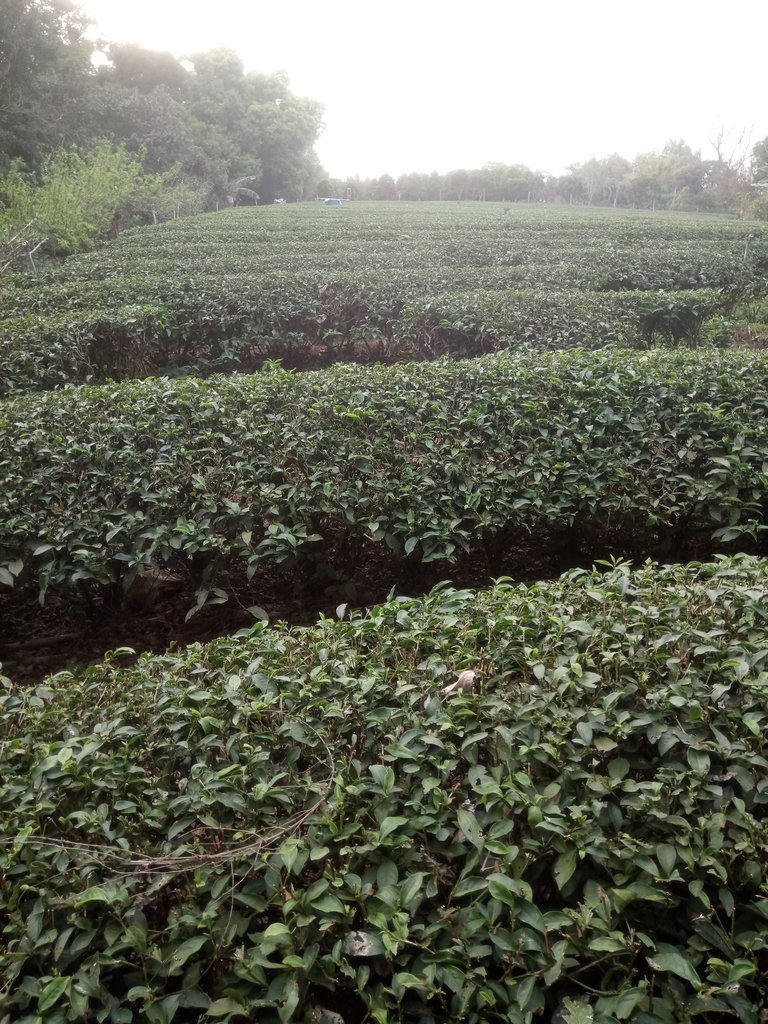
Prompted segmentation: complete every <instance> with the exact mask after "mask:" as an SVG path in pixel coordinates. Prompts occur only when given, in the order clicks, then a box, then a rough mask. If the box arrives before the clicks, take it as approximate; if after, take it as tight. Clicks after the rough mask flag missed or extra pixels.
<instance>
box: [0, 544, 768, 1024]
mask: <svg viewBox="0 0 768 1024" xmlns="http://www.w3.org/2000/svg"><path fill="white" fill-rule="evenodd" d="M767 652H768V563H766V562H765V561H756V560H752V559H748V558H741V559H739V560H730V561H729V560H722V561H718V562H717V563H715V564H711V565H703V564H694V565H691V566H689V567H685V568H682V567H678V568H671V567H667V568H664V569H661V570H659V569H658V567H656V566H653V565H648V566H646V567H645V568H643V569H641V570H639V571H637V572H633V571H630V569H629V567H628V566H627V565H618V566H614V567H613V568H609V569H608V570H607V571H605V572H592V573H587V572H583V571H576V572H572V573H570V574H568V575H567V576H565V577H564V578H563V579H561V580H560V581H559V582H556V583H550V584H538V585H536V586H533V587H527V588H526V587H513V586H511V585H509V584H507V583H504V582H501V583H500V584H499V585H497V586H496V587H495V588H493V589H491V590H490V591H487V592H483V593H480V594H472V593H469V592H462V591H459V592H457V591H454V590H451V589H449V588H446V587H442V588H440V589H437V590H436V591H434V592H433V593H432V594H431V595H430V596H429V597H427V598H426V599H424V600H423V601H409V600H402V601H396V602H393V603H391V604H387V605H384V606H381V607H375V608H372V609H371V610H370V612H369V613H368V614H367V615H366V616H364V617H359V618H354V619H353V620H352V621H343V622H331V621H322V622H320V623H319V624H318V625H317V626H316V627H313V628H311V629H306V630H287V629H275V630H269V629H265V628H262V627H257V628H256V629H255V630H253V631H252V632H250V633H249V634H246V635H243V636H241V637H239V638H233V639H226V640H220V641H217V642H215V643H213V644H210V645H208V646H207V647H200V646H193V647H191V648H188V649H187V650H186V651H184V652H172V653H170V654H168V655H167V656H165V657H161V658H145V659H143V660H142V661H141V663H140V664H139V666H138V667H136V668H134V669H130V670H120V669H118V668H115V667H110V666H109V665H107V666H97V667H94V668H91V669H89V670H87V671H86V672H85V673H84V674H82V675H81V676H79V677H74V676H72V675H69V674H67V673H62V674H60V675H59V676H56V677H53V678H51V679H49V680H48V682H47V683H46V684H44V685H42V686H39V687H37V688H35V689H34V690H27V691H25V690H23V689H20V688H16V687H14V686H12V685H11V684H10V683H9V682H8V681H5V686H4V689H0V693H2V696H0V709H1V710H2V715H3V721H4V734H3V740H2V743H1V744H0V811H1V812H2V813H0V835H1V836H2V842H1V843H0V912H2V915H3V917H4V919H5V923H4V925H3V932H2V934H3V944H2V946H0V986H1V987H2V990H3V992H4V1004H3V1005H4V1009H6V1010H7V1011H9V1012H10V1013H11V1014H12V1017H13V1020H14V1021H15V1022H17V1024H33V1022H37V1021H40V1022H43V1024H61V1022H64V1021H74V1020H82V1019H84V1018H86V1017H88V1016H89V1015H93V1016H94V1017H95V1019H97V1020H110V1021H115V1022H122V1024H129V1022H131V1021H137V1022H138V1021H144V1020H146V1021H150V1022H153V1024H170V1022H173V1021H175V1022H181V1021H200V1020H205V1019H209V1018H214V1019H221V1020H227V1021H229V1020H231V1021H237V1020H239V1019H243V1018H250V1019H253V1018H258V1020H259V1021H262V1022H264V1024H277V1022H289V1021H298V1020H304V1021H313V1022H318V1021H325V1022H336V1024H338V1022H339V1021H344V1022H345V1024H355V1022H359V1021H362V1020H363V1018H364V1017H365V1014H366V1013H367V1014H368V1017H367V1018H366V1019H370V1020H375V1021H379V1022H380V1024H387V1022H394V1021H402V1022H413V1024H417V1022H418V1024H430V1022H433V1024H438V1022H446V1021H456V1022H459V1021H466V1022H470V1024H487V1022H491V1021H499V1022H501V1021H505V1022H509V1024H528V1022H530V1021H531V1020H533V1019H535V1018H534V1017H533V1015H534V1014H536V1015H537V1016H541V1018H542V1019H545V1020H557V1021H562V1022H564V1024H577V1022H594V1024H614V1022H616V1021H625V1020H631V1021H636V1022H638V1024H677V1022H679V1021H681V1020H688V1019H691V1018H693V1017H695V1015H697V1014H698V1015H706V1016H704V1017H703V1018H702V1019H706V1020H712V1021H715V1020H720V1019H723V1020H725V1019H730V1018H736V1019H738V1020H740V1021H744V1022H746V1024H759V1021H760V1020H761V1019H762V1014H763V1013H764V1011H765V1009H767V1008H768V983H767V982H766V978H767V977H768V899H767V898H766V890H765V858H766V830H765V816H766V807H768V772H767V769H768V761H766V759H765V755H764V749H763V748H764V735H765V729H766V727H767V726H768V674H767V673H766V654H767ZM466 669H475V670H477V671H478V672H479V673H480V680H479V684H478V685H477V687H476V688H475V689H474V690H472V691H460V692H458V693H455V694H451V695H446V694H443V693H441V690H442V688H443V687H444V685H445V684H446V683H450V682H452V681H453V679H454V678H455V677H456V674H457V673H458V672H460V671H462V670H466ZM542 1015H543V1016H542Z"/></svg>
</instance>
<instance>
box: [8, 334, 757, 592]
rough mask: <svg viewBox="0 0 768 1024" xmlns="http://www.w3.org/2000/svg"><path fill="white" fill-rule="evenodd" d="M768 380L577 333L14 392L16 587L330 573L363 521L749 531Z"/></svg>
mask: <svg viewBox="0 0 768 1024" xmlns="http://www.w3.org/2000/svg"><path fill="white" fill-rule="evenodd" d="M137 324H139V321H138V320H137ZM766 394H768V359H767V358H766V357H765V356H764V355H760V354H759V353H742V352H739V353H737V352H729V353H723V352H716V351H712V352H707V353H704V352H698V353H687V352H667V351H663V350H658V351H656V352H653V353H648V354H639V353H630V352H619V351H617V352H602V353H589V352H582V351H578V350H574V351H571V352H567V353H550V354H547V353H540V354H536V353H529V354H524V355H517V356H509V355H497V356H489V357H485V358H483V359H479V360H474V361H466V362H448V361H443V362H440V363H435V364H409V365H406V366H401V367H375V368H363V367H357V366H338V367H334V368H333V369H331V370H325V371H320V372H317V373H308V374H292V373H288V372H285V371H279V370H274V369H273V370H272V372H269V373H266V372H265V373H262V374H260V375H256V376H251V377H248V376H234V377H229V378H224V377H215V378H212V379H210V380H207V381H202V380H198V379H194V378H189V379H185V380H177V381H170V380H161V381H160V380H154V381H153V380H150V381H137V382H128V383H124V384H121V385H117V384H115V385H111V386H104V387H100V388H95V387H84V388H79V389H78V388H69V389H66V390H64V391H62V392H50V393H47V394H43V395H39V396H23V397H20V398H17V399H10V400H8V401H6V402H4V403H2V405H0V493H2V501H3V516H2V520H1V521H0V584H3V585H13V584H14V583H15V582H16V581H21V582H24V581H27V582H32V581H37V582H38V584H39V586H40V590H41V594H44V593H45V590H46V589H47V587H48V586H50V585H66V584H74V583H78V584H79V585H80V586H81V587H82V586H83V585H84V584H85V583H89V584H93V585H96V584H99V585H101V586H103V587H106V588H116V593H118V594H119V593H120V588H121V587H122V589H123V590H125V589H128V588H129V587H130V586H131V585H132V583H133V581H134V580H135V578H136V576H137V575H138V574H140V573H142V572H144V571H146V570H148V569H150V568H152V567H155V568H162V567H170V568H174V567H175V568H178V569H180V570H183V571H185V572H188V573H190V574H191V576H192V578H194V579H195V580H196V581H197V583H198V585H199V588H200V589H199V591H198V595H199V596H198V599H199V601H200V603H201V604H202V603H205V602H206V601H208V600H217V601H218V600H224V599H226V592H225V591H226V587H225V585H224V584H223V583H220V582H218V583H217V582H216V579H217V576H219V575H220V574H221V573H222V572H223V571H224V570H225V569H226V568H227V566H237V565H239V566H241V567H242V568H245V567H246V566H247V569H248V573H249V575H253V574H254V573H255V572H256V571H257V569H258V567H259V566H260V565H261V564H262V563H264V562H281V563H284V564H285V565H286V567H288V568H295V569H296V570H297V571H299V572H302V573H305V574H307V575H309V576H312V575H314V578H315V579H317V580H322V579H324V578H325V579H333V578H334V577H335V576H336V574H338V573H343V572H344V568H345V566H347V567H348V566H349V564H352V565H353V564H354V560H355V552H356V551H357V550H358V548H359V546H360V544H361V543H363V542H364V541H366V540H373V541H375V542H380V543H382V544H386V545H387V546H388V548H390V549H391V550H392V551H393V552H394V553H395V554H396V555H397V556H398V557H400V558H405V559H411V561H444V562H447V563H450V562H451V561H453V560H454V559H455V558H456V557H457V556H458V555H460V554H461V553H463V552H477V551H478V550H480V551H485V552H486V553H487V556H488V558H489V561H490V564H491V565H493V564H496V563H497V561H498V559H499V558H500V557H502V556H503V554H504V552H505V551H507V550H509V549H510V548H511V547H513V546H516V545H519V544H520V543H522V542H525V543H526V544H527V545H529V547H530V549H531V550H532V551H533V552H534V553H535V551H536V546H537V544H538V545H547V544H549V543H550V538H551V531H552V530H556V531H560V532H561V535H562V538H564V540H565V542H567V543H568V545H569V546H570V547H571V548H572V549H573V550H574V551H577V550H578V549H579V547H580V546H581V545H584V548H585V550H587V551H589V550H594V549H595V547H597V548H598V549H600V548H602V550H603V551H606V552H607V551H609V550H614V551H615V550H622V549H623V550H636V549H639V550H642V551H646V552H647V551H649V550H652V548H653V546H654V545H658V553H659V554H660V555H662V556H664V555H670V554H671V555H672V556H674V553H675V550H676V547H677V545H679V544H680V543H681V542H682V541H683V540H688V541H690V539H691V538H695V537H697V536H698V537H700V538H702V539H704V540H706V542H707V545H708V546H709V545H711V539H710V538H711V536H712V534H713V531H715V534H714V535H715V537H717V538H718V540H719V541H720V542H723V543H727V542H729V541H734V540H735V541H739V540H740V539H744V538H745V537H746V539H747V540H748V541H749V542H750V543H752V541H751V540H750V538H751V537H757V538H758V539H759V538H760V537H761V536H762V534H761V533H759V532H758V531H761V530H763V529H764V524H765V523H766V510H767V507H768V505H767V503H768V477H766V464H767V462H768V418H767V417H766V409H767V408H768V399H766ZM638 538H639V539H638ZM222 588H224V589H222Z"/></svg>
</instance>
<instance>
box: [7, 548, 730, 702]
mask: <svg viewBox="0 0 768 1024" xmlns="http://www.w3.org/2000/svg"><path fill="white" fill-rule="evenodd" d="M547 541H548V543H542V537H541V536H538V537H529V538H527V542H525V543H520V544H518V545H516V546H515V547H514V549H513V550H509V551H507V552H506V553H505V555H504V556H503V557H502V558H499V559H496V560H495V562H494V564H489V559H488V557H487V555H486V553H485V552H483V551H478V552H473V553H471V554H469V555H465V556H463V557H462V558H460V559H459V560H458V561H457V562H456V563H455V564H452V565H447V564H446V563H445V562H439V563H427V564H421V563H413V562H404V561H402V560H401V559H399V558H397V557H395V556H394V555H393V554H392V553H391V552H390V551H389V550H388V549H387V548H386V547H385V546H383V545H380V544H374V543H370V544H368V545H367V546H366V547H365V549H364V551H363V552H362V557H361V558H360V559H359V561H358V563H357V566H356V569H355V572H354V574H353V575H351V576H350V577H349V578H347V579H345V580H344V581H343V582H340V583H335V584H334V585H332V586H318V585H311V584H307V583H305V582H302V581H301V580H300V579H299V578H298V577H297V574H296V572H295V571H288V570H284V569H281V568H280V567H279V566H273V567H264V568H263V569H262V570H261V571H260V572H259V574H258V575H257V576H256V577H255V578H254V579H253V580H252V581H250V582H248V581H247V580H246V579H245V576H244V574H241V575H240V576H237V575H236V574H233V575H231V576H230V577H229V578H227V579H222V580H220V581H218V583H217V585H224V586H225V587H226V589H227V590H228V592H229V593H230V595H231V596H230V597H229V600H228V601H226V602H225V603H223V604H217V605H210V606H207V607H205V608H203V609H202V610H201V611H199V612H197V613H196V614H195V615H193V616H192V617H191V618H190V619H187V618H186V616H187V613H188V612H189V610H190V609H191V608H192V607H193V606H194V604H195V586H194V585H193V584H192V583H190V582H185V583H181V584H177V585H174V586H172V587H169V588H168V589H160V590H159V591H158V592H157V594H156V595H154V596H153V599H152V601H151V602H149V603H148V604H146V605H145V606H143V607H139V608H133V609H132V608H126V607H121V608H112V607H109V606H108V605H101V606H99V605H97V606H96V607H93V606H92V607H90V608H89V607H88V605H87V604H86V602H85V601H82V600H79V599H78V598H77V596H76V595H73V593H72V592H71V591H69V592H67V593H59V594H56V593H53V594H49V595H48V597H47V599H46V602H45V605H44V606H41V605H40V604H39V602H38V600H37V593H36V591H35V590H33V589H31V588H26V589H23V590H19V591H16V592H6V593H5V595H3V596H2V597H0V664H1V665H2V669H0V674H2V675H5V676H7V677H9V678H10V679H11V680H12V681H13V682H15V683H19V684H27V685H32V684H36V683H38V682H40V681H41V680H42V679H44V678H45V677H46V676H48V675H50V674H53V673H57V672H62V671H71V672H75V673H76V672H77V671H78V670H82V669H83V668H84V667H85V666H88V665H91V664H94V663H98V662H99V661H101V660H102V659H103V658H104V656H105V655H106V654H107V653H108V652H111V651H115V650H117V649H119V648H130V650H131V652H133V653H130V652H126V653H122V654H120V655H119V658H118V663H119V664H120V665H126V666H127V665H130V664H132V663H133V662H135V661H136V660H137V658H138V656H139V655H140V654H142V653H145V652H152V653H162V652H164V651H167V650H168V649H170V648H172V647H177V648H181V647H186V646H188V645H189V644H192V643H196V642H200V643H205V642H207V641H210V640H213V639H215V638H216V637H221V636H227V635H232V634H233V633H236V632H238V631H239V630H243V629H248V628H249V627H251V626H253V625H254V623H255V621H256V619H255V617H254V615H253V614H252V613H251V612H250V611H249V608H250V607H252V606H258V607H259V608H261V609H263V611H264V612H266V614H267V615H268V617H269V623H270V625H275V624H276V623H278V622H282V623H286V624H287V625H289V626H310V625H312V624H314V623H315V622H316V621H317V620H318V619H319V618H320V616H326V617H336V615H337V609H338V608H339V606H340V605H346V607H347V609H348V610H349V611H353V610H360V609H364V608H367V607H370V606H371V605H374V604H379V603H381V602H383V601H385V600H387V598H388V597H389V596H390V595H391V594H392V595H396V596H403V597H419V596H421V595H423V594H425V593H427V592H428V591H429V590H431V589H432V587H434V586H436V585H437V584H438V583H440V582H445V581H448V582H450V583H451V584H452V585H453V586H455V587H460V588H470V589H480V588H482V587H486V586H489V585H491V584H492V582H493V580H494V579H498V578H499V577H502V576H504V577H509V578H511V579H512V580H514V581H518V582H520V583H533V582H536V581H539V580H548V579H555V578H557V577H558V576H559V575H560V574H561V573H563V572H564V571H566V570H567V569H569V568H575V567H583V568H591V567H592V566H593V565H594V564H595V562H596V561H598V560H606V561H607V560H609V559H610V558H611V557H627V558H630V559H631V560H632V561H633V563H634V564H635V565H639V564H641V563H642V562H643V561H645V559H646V558H647V557H654V556H657V552H656V551H654V549H653V548H649V547H647V546H646V545H643V544H642V543H638V542H637V541H636V542H635V543H633V544H632V545H631V547H630V548H627V546H626V545H624V547H623V549H622V550H617V548H616V547H615V546H613V545H609V546H608V550H588V551H585V550H584V549H583V548H580V547H579V546H577V545H573V544H569V543H568V539H567V538H563V537H558V538H554V537H549V538H547ZM721 547H722V545H721ZM729 547H730V545H729ZM712 553H713V548H712V542H711V541H709V540H708V539H706V540H705V539H703V538H701V537H699V538H698V539H692V540H691V541H690V542H689V543H686V545H685V547H684V549H680V550H678V551H675V552H674V557H666V558H663V559H661V560H663V561H675V562H676V561H690V560H692V559H699V560H705V559H707V558H709V557H711V555H712Z"/></svg>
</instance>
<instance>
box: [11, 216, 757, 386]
mask: <svg viewBox="0 0 768 1024" xmlns="http://www.w3.org/2000/svg"><path fill="white" fill-rule="evenodd" d="M753 229H754V230H753ZM750 236H751V237H750ZM766 268H768V243H767V242H766V232H765V229H764V228H763V227H762V226H755V225H750V226H749V230H748V229H747V226H746V225H744V224H743V223H738V222H727V221H718V222H713V221H708V220H706V219H700V220H696V219H691V218H673V217H659V218H653V217H650V216H645V217H643V216H632V215H627V214H625V213H622V214H620V215H615V216H611V215H607V216H606V215H605V214H602V213H597V212H595V211H592V212H591V213H589V214H585V213H584V212H583V211H572V210H571V211H569V210H559V211H558V210H539V211H535V210H534V211H532V210H530V208H523V209H520V208H511V209H508V208H505V207H503V206H501V205H493V204H491V205H484V204H479V205H475V206H473V207H471V208H455V207H450V206H445V207H440V206H437V207H435V206H434V205H431V206H430V207H429V208H426V209H425V208H424V207H419V206H416V207H413V206H410V205H406V206H401V205H397V204H395V205H390V206H387V207H382V206H380V205H379V206H376V207H373V208H371V207H370V206H366V205H365V204H363V205H357V204H353V205H352V206H349V207H345V208H343V209H342V210H336V211H332V210H327V209H325V208H317V207H315V206H312V205H304V206H302V207H296V208H292V209H290V210H281V209H261V210H237V211H229V212H226V213H221V214H219V215H208V216H205V217H200V218H189V219H187V220H184V221H180V222H175V223H172V224H166V225H159V226H157V227H156V228H147V229H141V230H139V231H135V232H129V233H126V234H125V235H123V236H121V237H120V238H119V239H117V240H116V241H114V242H113V243H111V244H110V245H109V246H107V247H106V248H105V249H104V250H102V251H100V252H99V253H94V254H90V255H88V256H85V257H77V258H74V259H72V260H69V261H68V262H67V263H66V264H64V265H63V267H59V268H56V269H54V270H51V271H48V272H46V273H43V274H41V275H40V277H35V276H33V275H31V274H30V275H26V276H25V275H17V276H16V277H14V278H13V280H12V281H5V282H4V287H3V289H2V292H1V293H0V362H1V363H2V366H3V373H2V376H0V394H7V393H9V392H16V391H20V390H25V389H28V388H48V387H54V386H58V385H60V384H61V383H65V382H67V381H87V380H90V381H98V380H103V379H105V378H107V377H112V378H115V379H120V378H123V377H126V376H141V375H145V374H147V373H169V372H170V373H178V372H197V373H206V372H212V371H215V370H217V369H218V370H224V369H227V370H229V369H256V368H258V367H259V366H260V365H261V364H262V362H263V361H264V360H274V359H282V360H284V362H285V364H286V365H287V366H291V367H309V366H320V365H326V364H327V363H329V362H334V361H339V360H355V361H363V362H366V361H397V360H401V359H403V358H414V357H419V358H423V357H425V356H426V357H429V356H432V355H435V354H443V353H446V352H452V353H454V354H460V355H464V356H470V355H476V354H478V353H479V352H483V351H489V350H493V349H497V348H499V347H508V346H518V345H520V344H529V345H534V346H536V347H564V346H567V345H572V344H579V345H583V346H585V347H590V348H593V347H599V346H602V345H605V344H612V343H621V344H628V345H631V346H647V345H648V344H649V343H651V342H653V341H654V340H657V339H660V340H662V341H669V340H671V341H673V342H676V343H679V342H680V341H685V342H686V343H694V342H698V341H699V340H700V336H701V327H702V324H703V323H704V322H705V321H707V320H709V319H711V318H712V316H713V314H715V313H717V312H721V311H723V310H725V311H727V310H728V309H729V307H730V306H731V305H732V304H733V302H734V301H736V299H737V298H738V297H739V296H740V295H743V294H744V292H745V290H748V289H750V288H753V287H756V286H757V285H756V283H757V282H760V283H761V286H764V278H765V271H766ZM494 292H498V293H499V294H497V295H495V294H486V293H494Z"/></svg>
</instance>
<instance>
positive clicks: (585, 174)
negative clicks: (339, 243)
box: [320, 134, 768, 219]
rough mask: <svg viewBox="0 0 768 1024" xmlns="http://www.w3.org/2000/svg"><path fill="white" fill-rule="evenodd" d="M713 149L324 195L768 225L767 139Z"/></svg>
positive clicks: (340, 183)
mask: <svg viewBox="0 0 768 1024" xmlns="http://www.w3.org/2000/svg"><path fill="white" fill-rule="evenodd" d="M713 148H714V151H715V156H714V158H712V159H703V158H702V156H701V153H700V152H694V150H693V149H691V147H690V146H689V145H688V144H687V143H686V142H684V141H683V140H682V139H680V140H671V141H669V142H667V144H666V145H665V146H664V148H663V149H662V150H661V151H660V152H651V153H641V154H640V155H638V156H637V157H635V159H634V160H628V159H626V158H625V157H623V156H620V155H619V154H618V153H613V154H611V155H610V156H606V157H602V158H595V157H593V158H592V159H590V160H588V161H586V162H585V163H581V164H572V165H571V166H570V167H568V169H567V173H565V174H562V175H548V174H545V173H544V172H542V171H535V170H531V168H529V167H526V166H525V165H524V164H504V163H488V164H486V165H485V166H484V167H480V168H473V169H464V168H461V169H456V170H451V171H448V172H447V173H446V174H439V173H438V172H437V171H433V172H432V173H431V174H420V173H416V172H411V173H408V174H401V175H400V176H399V177H398V178H397V179H395V178H393V177H392V175H389V174H383V175H381V177H378V178H376V177H372V178H360V177H348V178H345V179H340V178H327V179H325V180H324V181H322V182H321V183H320V188H321V190H324V192H325V194H328V195H331V194H338V195H341V196H342V197H344V196H346V197H347V198H350V199H368V200H371V199H372V200H376V199H386V200H405V201H424V200H427V201H429V200H434V201H439V200H450V201H456V202H461V201H463V200H468V201H480V202H483V201H487V202H513V203H514V202H555V203H569V204H572V205H580V206H613V207H619V206H621V207H633V208H639V209H653V210H688V211H698V212H712V213H731V214H739V215H741V216H754V217H757V218H759V219H768V137H767V138H765V139H763V140H762V141H761V142H758V143H757V145H755V146H754V148H753V149H752V150H751V153H747V154H746V155H744V154H743V153H742V154H739V153H733V154H730V155H729V154H728V153H727V147H726V146H725V145H724V138H723V135H722V134H721V135H720V137H719V138H716V139H714V140H713ZM761 184H762V185H763V186H764V189H761Z"/></svg>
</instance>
